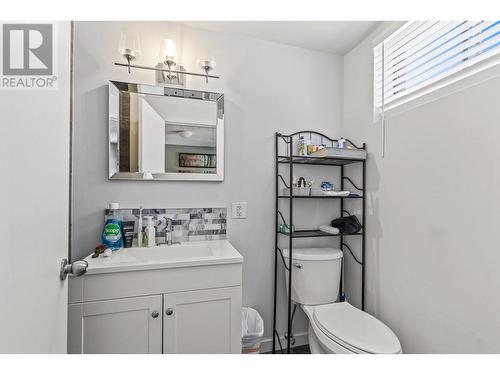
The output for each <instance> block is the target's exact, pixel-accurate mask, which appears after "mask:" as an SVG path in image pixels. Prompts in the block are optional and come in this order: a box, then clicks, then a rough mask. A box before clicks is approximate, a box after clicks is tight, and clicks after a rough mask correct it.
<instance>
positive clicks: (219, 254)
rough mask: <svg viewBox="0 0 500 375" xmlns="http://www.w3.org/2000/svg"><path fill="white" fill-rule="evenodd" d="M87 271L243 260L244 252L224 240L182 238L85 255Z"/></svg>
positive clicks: (116, 270) (117, 270)
mask: <svg viewBox="0 0 500 375" xmlns="http://www.w3.org/2000/svg"><path fill="white" fill-rule="evenodd" d="M85 260H86V261H87V262H88V264H89V266H88V268H87V274H99V273H110V272H126V271H141V270H153V269H162V268H178V267H194V266H206V265H215V264H228V263H243V256H242V255H241V254H240V253H239V252H238V251H237V250H236V249H235V248H234V247H233V245H231V243H230V242H229V241H227V240H213V241H199V242H185V243H182V244H176V245H169V246H167V245H159V246H155V247H132V248H126V249H119V250H116V251H114V252H113V254H112V255H111V256H110V257H103V256H102V255H101V256H99V257H98V258H92V256H91V255H89V256H88V257H86V258H85Z"/></svg>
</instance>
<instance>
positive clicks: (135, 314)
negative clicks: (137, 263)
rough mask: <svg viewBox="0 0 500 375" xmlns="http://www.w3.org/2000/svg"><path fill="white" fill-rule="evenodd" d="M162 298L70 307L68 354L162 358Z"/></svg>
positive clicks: (136, 298) (121, 300)
mask: <svg viewBox="0 0 500 375" xmlns="http://www.w3.org/2000/svg"><path fill="white" fill-rule="evenodd" d="M161 311H162V297H161V296H146V297H132V298H120V299H116V300H109V301H97V302H86V303H79V304H71V305H69V309H68V324H69V327H70V329H69V332H68V335H69V338H70V345H69V350H70V353H85V354H101V353H109V354H119V353H135V354H148V353H151V354H161V353H162V317H161Z"/></svg>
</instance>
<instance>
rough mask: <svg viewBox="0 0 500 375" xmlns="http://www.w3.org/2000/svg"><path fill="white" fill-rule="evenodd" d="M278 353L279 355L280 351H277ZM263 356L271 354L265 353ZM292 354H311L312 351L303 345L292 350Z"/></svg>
mask: <svg viewBox="0 0 500 375" xmlns="http://www.w3.org/2000/svg"><path fill="white" fill-rule="evenodd" d="M276 353H277V354H279V350H278V351H276ZM262 354H271V352H265V353H262ZM290 354H311V351H310V350H309V345H301V346H295V347H293V348H291V350H290Z"/></svg>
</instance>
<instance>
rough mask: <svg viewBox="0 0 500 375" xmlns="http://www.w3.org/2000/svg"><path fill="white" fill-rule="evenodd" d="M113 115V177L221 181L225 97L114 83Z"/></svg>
mask: <svg viewBox="0 0 500 375" xmlns="http://www.w3.org/2000/svg"><path fill="white" fill-rule="evenodd" d="M131 86H132V90H131V89H130V88H131ZM124 88H126V89H124ZM109 114H110V121H109V147H110V159H109V163H110V178H121V179H177V180H182V179H188V180H196V179H199V180H219V181H220V180H222V179H223V166H222V164H223V95H221V94H215V93H206V92H200V91H192V90H178V89H170V88H165V87H156V86H145V85H132V84H123V83H117V82H110V109H109Z"/></svg>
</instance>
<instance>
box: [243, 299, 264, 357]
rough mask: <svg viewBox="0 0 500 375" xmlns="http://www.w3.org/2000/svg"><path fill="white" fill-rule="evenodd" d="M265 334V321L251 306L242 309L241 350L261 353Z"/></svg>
mask: <svg viewBox="0 0 500 375" xmlns="http://www.w3.org/2000/svg"><path fill="white" fill-rule="evenodd" d="M263 336H264V321H263V320H262V318H261V316H260V315H259V313H258V312H257V311H256V310H254V309H252V308H251V307H243V308H242V309H241V352H242V353H243V354H259V353H260V343H261V341H262V337H263Z"/></svg>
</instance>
